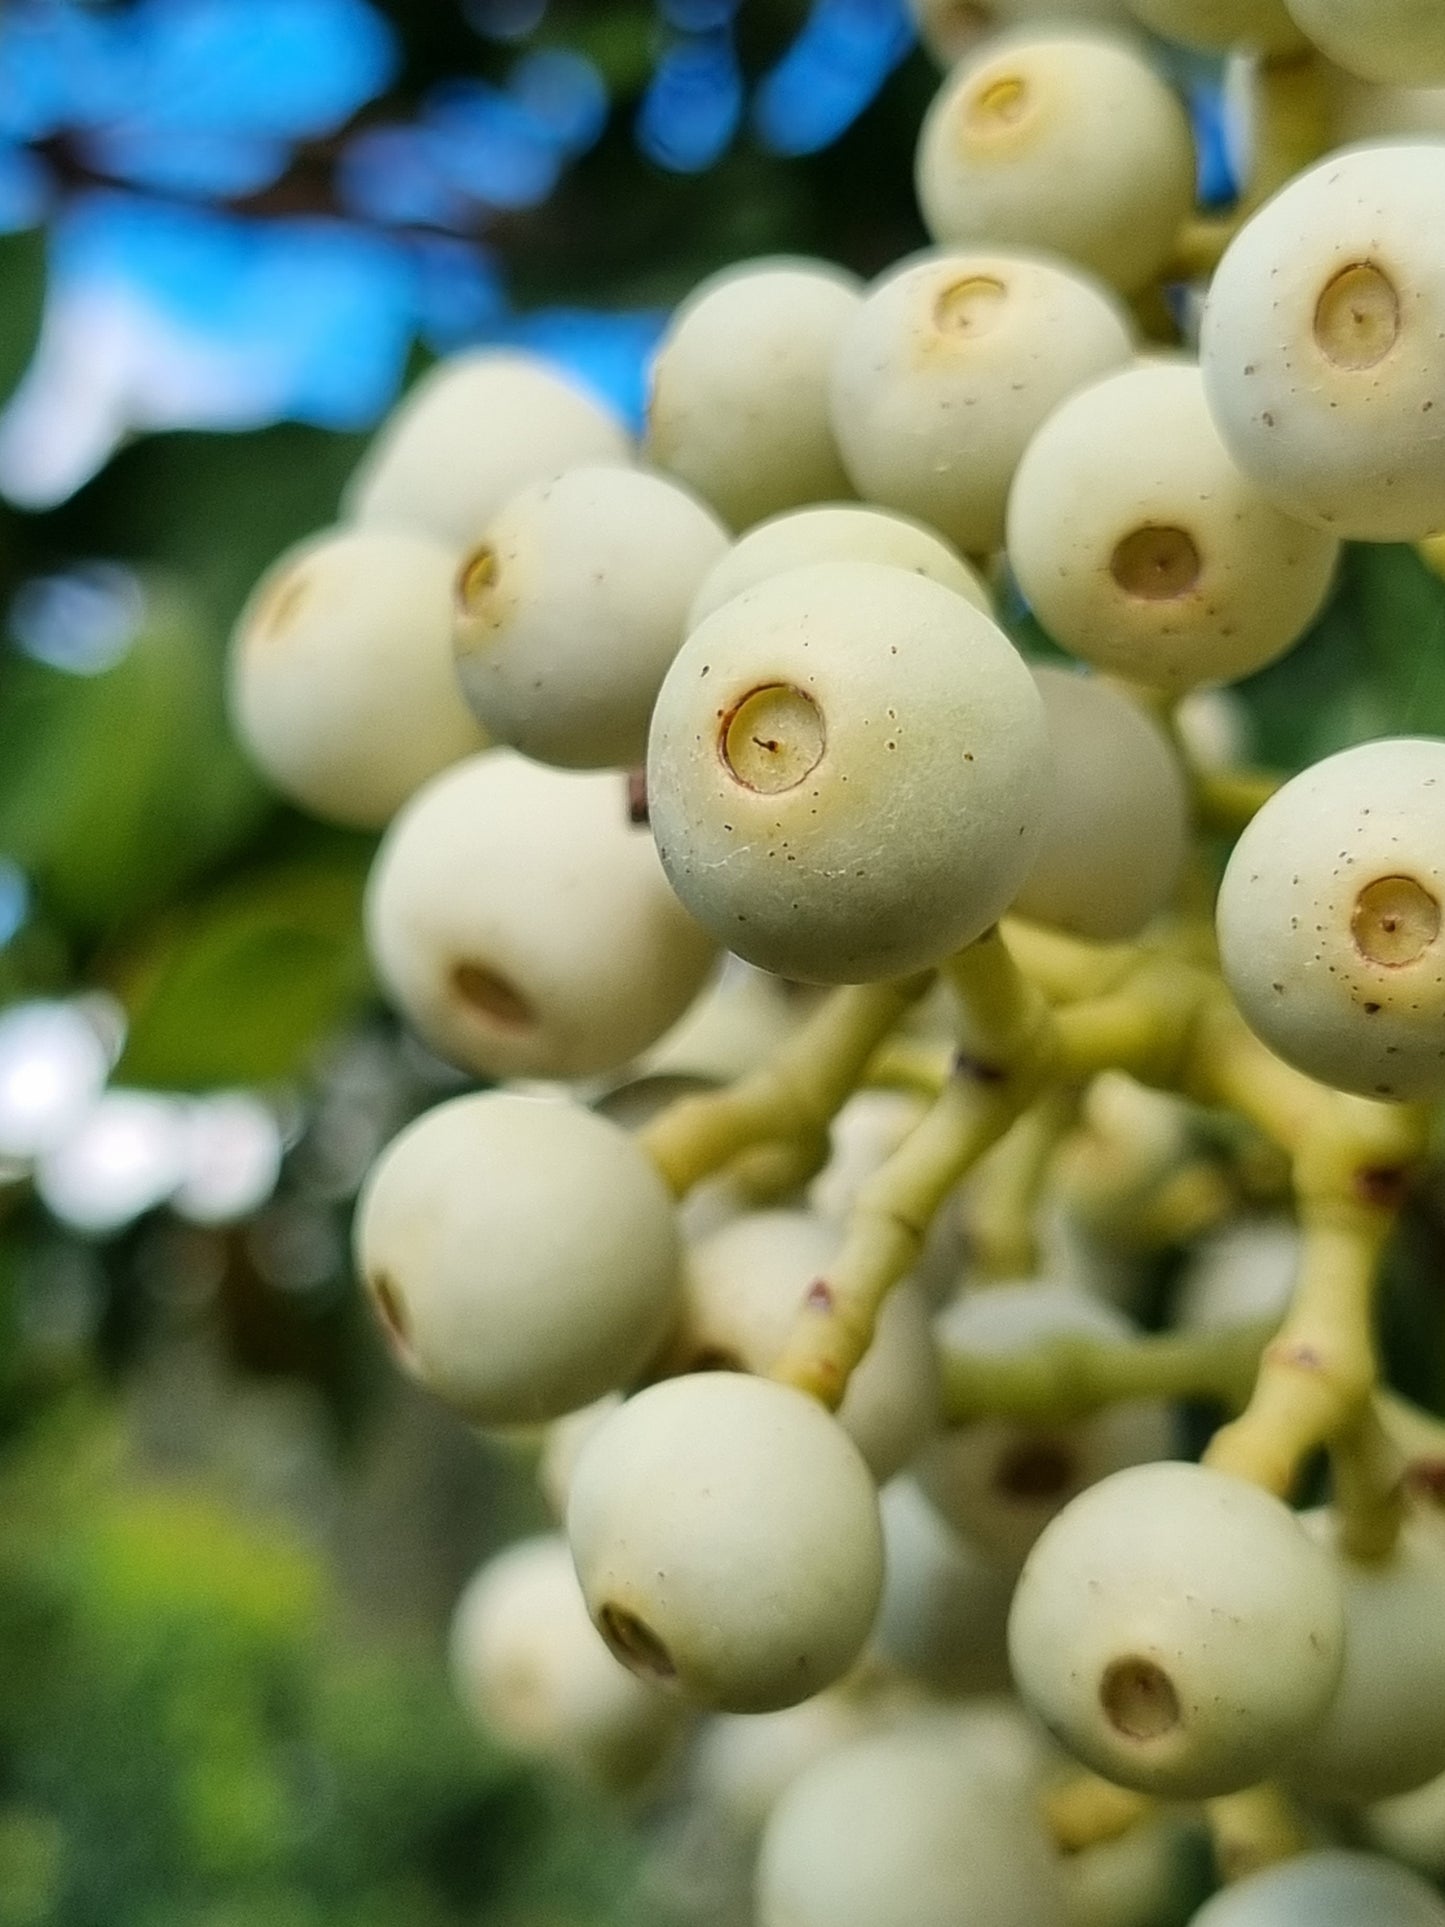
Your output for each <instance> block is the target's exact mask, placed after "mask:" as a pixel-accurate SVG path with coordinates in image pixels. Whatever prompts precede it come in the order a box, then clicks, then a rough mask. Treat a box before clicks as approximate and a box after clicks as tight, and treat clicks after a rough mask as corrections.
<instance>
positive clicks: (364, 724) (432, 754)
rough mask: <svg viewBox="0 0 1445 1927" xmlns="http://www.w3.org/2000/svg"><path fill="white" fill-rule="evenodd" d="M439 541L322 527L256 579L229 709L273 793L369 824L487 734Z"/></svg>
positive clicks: (235, 643)
mask: <svg viewBox="0 0 1445 1927" xmlns="http://www.w3.org/2000/svg"><path fill="white" fill-rule="evenodd" d="M454 566H455V562H454V558H453V556H452V553H451V551H450V550H449V549H447V548H444V547H443V546H442V545H441V544H440V543H439V542H435V541H433V540H432V539H431V538H430V537H429V536H426V535H419V534H416V533H414V532H412V531H410V530H407V529H384V528H364V529H330V530H327V531H325V532H324V533H322V534H320V535H314V536H312V537H310V538H309V539H308V540H307V541H305V542H300V543H298V544H297V545H296V546H295V547H294V548H292V549H288V550H287V552H286V553H285V554H284V555H283V556H282V557H281V558H280V560H279V561H277V562H275V563H273V564H272V566H271V567H270V568H269V569H268V570H267V571H266V573H265V575H263V576H262V578H261V580H260V582H259V583H258V584H257V585H256V588H255V589H254V591H253V592H252V594H251V597H250V600H249V601H248V602H247V604H246V606H245V608H244V609H243V610H242V612H241V616H240V619H239V621H238V622H237V624H236V630H235V634H234V636H233V637H232V640H231V655H230V706H231V714H232V716H233V718H234V719H235V724H236V728H237V730H238V732H239V733H240V736H241V740H242V742H243V743H244V744H245V745H246V747H247V749H248V750H249V751H250V753H251V755H252V756H253V757H254V758H255V760H256V762H257V763H258V764H259V765H260V766H261V768H262V769H263V770H264V771H265V773H266V775H267V776H268V777H269V778H270V779H271V781H272V782H273V783H274V784H275V785H276V787H277V789H279V790H281V791H282V792H283V794H285V795H286V796H288V797H290V798H291V799H292V801H293V802H296V803H299V804H300V805H301V807H302V808H303V809H307V810H310V811H311V812H312V813H313V815H316V816H324V817H327V818H330V819H331V820H332V821H334V822H338V823H350V824H355V825H356V826H358V827H360V828H365V829H373V828H379V827H380V826H381V825H382V824H383V823H385V822H386V820H387V818H388V817H389V816H390V815H391V814H392V812H393V811H394V810H396V809H397V808H398V807H399V805H400V804H402V803H404V802H405V801H406V799H407V797H408V796H410V795H411V793H412V791H413V790H414V789H416V788H417V787H418V785H419V784H421V783H424V782H425V781H426V779H427V778H428V777H429V776H432V775H435V773H436V772H437V771H438V770H439V769H445V768H446V766H447V764H448V763H454V762H456V761H457V759H458V758H459V757H462V756H467V755H470V754H471V753H472V751H474V750H477V749H480V748H481V747H482V745H483V744H484V743H485V742H486V740H487V739H486V736H485V735H484V733H483V731H482V729H481V726H480V725H479V724H478V723H477V722H476V721H475V720H474V719H473V717H472V716H471V714H470V712H469V711H468V709H467V706H466V704H465V703H464V702H463V701H462V698H461V693H460V691H459V690H458V689H457V686H456V676H455V673H454V671H453V668H452V661H451V579H452V573H453V569H454Z"/></svg>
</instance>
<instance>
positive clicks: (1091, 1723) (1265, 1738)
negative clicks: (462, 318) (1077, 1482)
mask: <svg viewBox="0 0 1445 1927" xmlns="http://www.w3.org/2000/svg"><path fill="white" fill-rule="evenodd" d="M1009 1654H1010V1658H1011V1659H1012V1662H1013V1669H1014V1678H1015V1680H1016V1682H1017V1684H1018V1688H1019V1691H1020V1692H1021V1693H1022V1695H1023V1697H1024V1700H1025V1702H1026V1703H1027V1704H1028V1705H1029V1706H1030V1707H1031V1708H1032V1709H1033V1711H1034V1712H1035V1713H1036V1714H1037V1715H1038V1717H1039V1718H1040V1719H1041V1720H1043V1722H1044V1724H1045V1725H1046V1726H1047V1727H1048V1728H1049V1730H1050V1732H1051V1733H1053V1734H1054V1736H1055V1738H1056V1739H1058V1740H1059V1741H1060V1742H1061V1743H1062V1744H1063V1745H1064V1746H1066V1747H1067V1748H1068V1750H1069V1751H1070V1752H1071V1753H1073V1754H1074V1755H1075V1756H1076V1757H1077V1758H1078V1759H1080V1760H1082V1761H1083V1762H1084V1764H1085V1765H1086V1766H1091V1767H1093V1768H1094V1770H1095V1771H1096V1772H1098V1773H1102V1774H1103V1775H1104V1777H1105V1778H1106V1779H1110V1780H1114V1781H1116V1782H1117V1783H1118V1784H1119V1785H1120V1786H1128V1787H1136V1788H1138V1789H1139V1790H1140V1791H1142V1792H1145V1793H1155V1794H1159V1795H1161V1796H1163V1797H1165V1798H1177V1799H1203V1798H1207V1797H1208V1796H1210V1795H1213V1794H1220V1793H1230V1792H1236V1791H1238V1790H1239V1789H1240V1788H1241V1787H1247V1786H1253V1785H1254V1784H1255V1783H1256V1782H1257V1781H1259V1780H1263V1779H1266V1778H1267V1777H1269V1775H1270V1774H1271V1773H1273V1772H1274V1771H1275V1770H1276V1768H1277V1767H1278V1766H1279V1764H1280V1762H1281V1760H1282V1758H1283V1757H1284V1756H1285V1755H1286V1754H1289V1753H1292V1752H1293V1751H1294V1750H1295V1749H1296V1748H1297V1747H1298V1746H1299V1744H1300V1743H1301V1741H1303V1740H1304V1739H1305V1737H1306V1736H1307V1734H1308V1732H1309V1730H1310V1728H1311V1727H1312V1726H1314V1725H1315V1723H1316V1722H1317V1721H1318V1719H1319V1718H1320V1716H1321V1715H1322V1714H1323V1712H1324V1711H1325V1708H1326V1707H1327V1706H1328V1704H1329V1701H1330V1697H1331V1695H1332V1693H1333V1692H1334V1690H1335V1687H1336V1686H1337V1684H1338V1682H1339V1678H1340V1669H1341V1664H1342V1661H1343V1657H1344V1608H1343V1604H1342V1601H1341V1597H1340V1587H1339V1582H1338V1579H1337V1577H1336V1574H1335V1571H1334V1567H1333V1564H1332V1562H1331V1560H1330V1558H1329V1555H1328V1554H1327V1553H1326V1552H1325V1551H1324V1550H1323V1548H1322V1547H1320V1546H1318V1545H1316V1544H1315V1543H1314V1542H1313V1540H1311V1539H1310V1538H1309V1536H1308V1535H1307V1534H1306V1533H1305V1531H1304V1530H1303V1528H1302V1527H1301V1526H1300V1524H1299V1521H1298V1520H1297V1519H1296V1518H1295V1516H1294V1514H1293V1513H1292V1512H1291V1511H1290V1510H1289V1508H1288V1507H1287V1506H1284V1505H1282V1504H1281V1503H1280V1501H1279V1500H1278V1499H1275V1498H1272V1497H1271V1496H1270V1494H1269V1493H1267V1492H1264V1491H1262V1490H1261V1489H1260V1488H1259V1487H1258V1486H1254V1485H1249V1484H1247V1483H1246V1482H1245V1481H1244V1480H1243V1479H1236V1478H1232V1477H1230V1476H1229V1475H1228V1474H1226V1473H1223V1472H1215V1471H1213V1470H1211V1469H1210V1468H1208V1467H1206V1466H1199V1465H1180V1464H1165V1465H1141V1466H1133V1467H1131V1468H1130V1469H1129V1470H1128V1471H1125V1472H1116V1473H1115V1474H1114V1476H1113V1477H1112V1478H1109V1479H1105V1480H1104V1481H1103V1482H1102V1483H1101V1484H1099V1485H1096V1486H1093V1487H1091V1488H1090V1489H1089V1491H1087V1492H1085V1493H1083V1494H1082V1495H1081V1496H1080V1497H1079V1498H1077V1499H1075V1500H1074V1502H1073V1504H1072V1505H1070V1506H1069V1507H1068V1509H1067V1510H1066V1511H1065V1512H1062V1513H1060V1515H1059V1517H1058V1518H1057V1519H1055V1520H1054V1522H1053V1523H1052V1525H1050V1526H1049V1527H1048V1528H1047V1530H1046V1531H1045V1532H1044V1535H1043V1537H1042V1538H1041V1539H1040V1540H1039V1542H1038V1544H1037V1545H1036V1546H1035V1547H1034V1550H1033V1552H1032V1553H1031V1554H1030V1556H1029V1559H1028V1563H1027V1564H1026V1565H1025V1567H1024V1569H1023V1573H1022V1576H1021V1577H1020V1579H1019V1583H1018V1589H1017V1591H1016V1592H1015V1594H1014V1603H1013V1610H1012V1612H1011V1614H1010V1616H1009Z"/></svg>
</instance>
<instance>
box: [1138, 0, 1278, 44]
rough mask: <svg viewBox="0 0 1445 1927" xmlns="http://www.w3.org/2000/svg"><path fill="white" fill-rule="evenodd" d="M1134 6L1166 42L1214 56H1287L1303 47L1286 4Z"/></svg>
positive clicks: (1196, 1) (1146, 0) (1149, 2)
mask: <svg viewBox="0 0 1445 1927" xmlns="http://www.w3.org/2000/svg"><path fill="white" fill-rule="evenodd" d="M1129 6H1130V8H1131V10H1132V11H1133V13H1134V14H1135V16H1136V17H1137V18H1138V19H1139V20H1140V21H1141V22H1142V23H1143V25H1144V26H1146V27H1149V28H1151V29H1152V30H1153V31H1154V32H1155V33H1157V34H1162V35H1163V36H1164V38H1165V39H1166V40H1177V41H1178V42H1179V43H1180V45H1181V46H1185V47H1201V48H1203V49H1204V50H1205V51H1206V52H1210V53H1228V52H1230V51H1232V50H1233V49H1236V48H1238V49H1241V50H1243V49H1247V50H1249V51H1250V52H1253V53H1264V54H1287V53H1294V52H1296V51H1297V50H1298V49H1299V48H1301V47H1303V45H1304V35H1303V34H1302V33H1301V32H1300V30H1299V28H1298V27H1297V26H1296V25H1295V24H1294V22H1293V21H1292V20H1291V19H1290V17H1289V13H1288V12H1287V10H1286V5H1285V0H1129Z"/></svg>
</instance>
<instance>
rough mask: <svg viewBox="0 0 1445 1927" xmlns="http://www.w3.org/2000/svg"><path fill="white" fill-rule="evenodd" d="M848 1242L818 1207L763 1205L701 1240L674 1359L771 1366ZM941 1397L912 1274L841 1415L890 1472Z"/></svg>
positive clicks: (886, 1315)
mask: <svg viewBox="0 0 1445 1927" xmlns="http://www.w3.org/2000/svg"><path fill="white" fill-rule="evenodd" d="M841 1242H842V1236H841V1233H840V1231H839V1229H838V1227H837V1226H836V1225H833V1224H829V1223H828V1222H827V1221H826V1220H825V1219H823V1218H821V1217H815V1216H813V1215H812V1214H811V1213H810V1212H806V1211H755V1212H748V1213H746V1214H745V1215H744V1216H742V1217H740V1218H735V1219H733V1221H732V1222H731V1223H730V1224H726V1225H724V1226H723V1227H722V1228H721V1229H720V1230H717V1231H715V1232H713V1233H712V1234H711V1236H709V1237H706V1238H702V1239H700V1240H699V1241H698V1242H697V1243H695V1244H693V1245H692V1246H691V1247H690V1249H689V1251H688V1253H687V1259H686V1263H685V1265H684V1267H683V1295H682V1310H681V1313H680V1316H679V1319H678V1329H677V1333H676V1335H675V1337H674V1340H673V1343H672V1346H671V1347H670V1349H669V1352H668V1357H667V1363H668V1366H669V1368H670V1369H672V1370H675V1371H684V1372H686V1371H709V1370H724V1371H747V1372H768V1371H770V1370H771V1369H772V1367H773V1365H774V1364H775V1363H776V1362H777V1359H778V1357H779V1355H780V1354H781V1352H782V1350H783V1348H784V1346H785V1345H786V1344H787V1341H788V1338H789V1336H790V1335H791V1333H792V1330H793V1327H794V1325H795V1323H796V1321H797V1320H798V1318H799V1317H800V1316H801V1315H802V1312H803V1307H804V1305H805V1303H806V1302H807V1297H808V1293H809V1291H810V1290H811V1289H812V1288H813V1287H814V1286H815V1285H817V1284H818V1283H819V1282H820V1281H822V1280H824V1279H825V1278H826V1277H827V1274H828V1271H829V1269H830V1267H831V1266H832V1264H833V1263H834V1261H835V1260H836V1258H837V1255H838V1248H839V1246H840V1244H841ZM939 1397H940V1392H939V1383H938V1360H937V1357H936V1356H935V1353H934V1349H933V1334H932V1331H931V1329H930V1322H929V1308H928V1304H927V1301H926V1300H925V1299H924V1297H923V1295H922V1293H921V1292H920V1291H919V1290H918V1289H917V1287H916V1286H914V1285H911V1284H909V1283H908V1282H906V1281H905V1282H903V1283H902V1284H899V1285H895V1286H894V1288H893V1290H892V1291H890V1292H889V1294H888V1296H887V1298H886V1299H885V1300H884V1303H883V1308H882V1310H881V1311H880V1313H879V1316H878V1325H877V1329H876V1330H875V1332H874V1334H873V1342H872V1343H871V1345H870V1346H869V1347H868V1350H867V1352H866V1353H865V1355H864V1357H863V1359H862V1362H861V1363H860V1364H859V1365H858V1367H857V1368H856V1370H855V1371H854V1373H853V1375H852V1377H851V1378H850V1380H849V1382H848V1390H847V1392H846V1394H845V1395H844V1398H843V1403H842V1405H841V1406H840V1407H839V1408H838V1413H837V1418H838V1423H839V1424H840V1425H841V1426H842V1427H843V1429H844V1431H845V1432H847V1433H848V1435H849V1437H850V1438H851V1439H852V1440H853V1442H854V1443H855V1444H856V1445H857V1447H858V1449H859V1451H860V1452H861V1453H862V1454H863V1456H864V1458H865V1459H866V1460H867V1461H868V1465H869V1468H870V1469H871V1471H872V1473H873V1476H874V1477H875V1478H876V1479H879V1480H880V1481H881V1480H883V1479H889V1478H891V1477H892V1476H893V1474H894V1473H895V1472H896V1471H897V1470H898V1468H899V1467H900V1466H901V1465H903V1464H904V1463H905V1461H906V1460H908V1459H910V1458H911V1457H912V1456H913V1454H914V1452H916V1451H917V1449H918V1447H919V1446H920V1445H921V1444H922V1443H923V1440H924V1439H925V1438H926V1437H927V1435H928V1434H929V1433H930V1432H931V1431H932V1430H933V1428H934V1426H935V1425H936V1424H937V1422H938V1411H939Z"/></svg>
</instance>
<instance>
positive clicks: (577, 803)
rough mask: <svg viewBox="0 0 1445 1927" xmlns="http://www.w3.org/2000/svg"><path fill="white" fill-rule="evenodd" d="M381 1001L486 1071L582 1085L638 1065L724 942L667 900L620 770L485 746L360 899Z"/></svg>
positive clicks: (407, 822)
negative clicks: (550, 761)
mask: <svg viewBox="0 0 1445 1927" xmlns="http://www.w3.org/2000/svg"><path fill="white" fill-rule="evenodd" d="M366 934H367V943H368V947H369V949H370V952H371V958H372V962H373V963H374V965H375V967H376V971H377V975H378V976H379V977H380V979H381V982H382V986H383V988H384V989H385V991H386V992H387V995H388V996H389V997H390V998H391V999H392V1001H393V1002H394V1003H395V1004H396V1005H397V1007H398V1008H399V1009H400V1010H401V1011H402V1012H403V1014H404V1015H405V1016H406V1018H407V1019H408V1021H409V1022H411V1023H412V1024H414V1025H415V1026H416V1028H417V1030H418V1031H419V1032H420V1033H421V1035H422V1036H423V1037H424V1038H425V1039H426V1041H427V1042H428V1043H429V1044H430V1045H431V1046H432V1047H433V1049H435V1050H437V1051H439V1052H440V1053H441V1054H442V1056H444V1057H447V1058H449V1059H450V1060H451V1061H452V1062H453V1063H456V1064H460V1065H462V1066H463V1067H464V1068H465V1069H466V1070H469V1071H472V1072H474V1073H475V1074H476V1075H477V1076H480V1077H493V1078H500V1077H548V1078H552V1077H558V1078H572V1077H586V1076H590V1075H593V1074H595V1073H597V1072H600V1071H606V1070H612V1069H615V1068H616V1067H617V1066H618V1065H620V1064H625V1063H627V1062H628V1061H629V1060H630V1059H631V1058H633V1057H635V1056H636V1055H637V1053H638V1052H639V1051H641V1050H644V1049H646V1047H647V1046H648V1045H649V1044H651V1043H653V1042H655V1041H656V1040H657V1039H658V1038H659V1037H661V1036H662V1035H663V1033H664V1032H665V1031H667V1030H668V1029H669V1027H670V1026H671V1025H672V1024H674V1023H675V1022H676V1021H677V1020H678V1018H679V1017H681V1015H682V1014H683V1012H684V1011H685V1010H686V1009H687V1007H688V1005H689V1004H690V1003H691V1002H692V1000H693V998H694V997H695V996H696V995H697V993H698V992H699V991H700V990H701V988H702V986H703V984H704V983H705V982H706V980H707V977H708V974H709V972H710V971H711V969H712V968H713V965H714V962H715V960H716V956H717V950H716V946H715V945H714V944H713V942H712V941H711V939H710V938H709V937H708V936H707V934H706V932H705V931H704V930H703V929H702V927H701V925H700V924H697V923H695V922H694V921H693V919H692V918H691V917H690V916H689V915H688V914H687V912H686V911H685V910H684V909H683V908H682V906H681V904H680V903H679V902H678V901H677V898H676V897H675V896H674V895H673V893H672V891H671V890H670V889H669V888H668V884H667V879H666V878H665V876H664V875H663V873H662V866H661V864H660V863H659V862H658V860H657V851H656V849H655V847H654V845H653V842H652V838H651V836H650V835H649V833H648V831H647V828H646V826H645V825H638V824H634V823H632V822H631V821H630V819H629V815H628V804H627V785H626V782H625V780H624V779H623V777H622V776H621V775H619V774H618V773H617V772H616V771H597V772H595V773H594V772H589V773H587V774H577V773H573V772H564V771H560V770H550V769H544V768H542V767H541V766H540V765H539V764H536V763H529V762H528V761H526V759H525V758H524V757H521V756H517V755H515V754H513V752H512V751H510V750H501V749H494V750H488V751H486V752H485V753H484V754H483V755H481V756H475V757H472V758H470V759H469V760H468V761H466V762H464V763H459V764H458V765H457V766H456V767H455V768H454V769H450V770H447V771H445V772H444V773H443V775H441V776H439V777H438V778H436V780H435V781H434V782H431V783H429V784H428V785H427V786H426V788H425V789H423V790H421V791H420V792H419V793H418V794H417V795H416V796H415V797H413V799H412V800H411V802H410V803H409V804H408V805H407V807H406V808H405V809H404V810H403V811H402V813H401V814H400V816H398V818H397V819H396V821H395V823H393V824H392V826H391V828H390V829H389V830H388V832H387V834H386V836H385V838H384V839H383V841H382V845H381V848H380V850H379V851H378V852H377V856H376V861H375V863H374V864H373V866H372V872H371V879H370V882H369V884H368V886H367V894H366Z"/></svg>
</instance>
